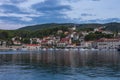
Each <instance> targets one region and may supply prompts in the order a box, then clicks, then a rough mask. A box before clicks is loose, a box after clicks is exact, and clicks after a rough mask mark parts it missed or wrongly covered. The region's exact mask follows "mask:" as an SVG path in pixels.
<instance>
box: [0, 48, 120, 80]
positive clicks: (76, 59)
mask: <svg viewBox="0 0 120 80" xmlns="http://www.w3.org/2000/svg"><path fill="white" fill-rule="evenodd" d="M3 73H4V74H3ZM4 76H7V77H4ZM0 79H1V80H9V79H11V80H40V79H41V80H119V79H120V53H119V52H117V51H84V52H81V51H72V50H71V51H62V50H61V51H39V52H37V51H36V52H24V53H23V52H19V53H18V52H16V53H14V54H13V53H9V52H6V53H5V54H3V53H0Z"/></svg>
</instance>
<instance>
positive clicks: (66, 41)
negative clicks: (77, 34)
mask: <svg viewBox="0 0 120 80" xmlns="http://www.w3.org/2000/svg"><path fill="white" fill-rule="evenodd" d="M71 43H72V41H71V38H62V39H61V40H60V42H58V43H57V47H66V46H67V45H69V44H71Z"/></svg>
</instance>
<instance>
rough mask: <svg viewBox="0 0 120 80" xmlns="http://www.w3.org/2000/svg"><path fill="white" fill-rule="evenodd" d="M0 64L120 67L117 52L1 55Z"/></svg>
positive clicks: (52, 52) (53, 52) (55, 52)
mask: <svg viewBox="0 0 120 80" xmlns="http://www.w3.org/2000/svg"><path fill="white" fill-rule="evenodd" d="M0 63H1V64H4V63H12V64H20V63H25V64H33V63H35V64H48V65H53V64H54V65H58V66H71V67H79V66H104V65H108V66H110V65H112V66H120V53H118V52H117V51H106V52H105V51H104V52H100V51H94V52H93V51H89V52H88V51H86V52H80V51H41V52H28V53H27V52H26V53H22V52H21V53H18V54H17V53H16V54H0Z"/></svg>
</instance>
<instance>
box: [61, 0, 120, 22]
mask: <svg viewBox="0 0 120 80" xmlns="http://www.w3.org/2000/svg"><path fill="white" fill-rule="evenodd" d="M119 3H120V0H109V1H108V0H97V1H96V0H95V1H94V0H76V1H73V0H66V1H65V0H61V1H60V4H61V5H68V6H70V7H71V10H65V11H63V12H62V13H63V14H65V16H64V17H65V18H68V19H71V20H74V19H78V20H82V21H85V20H94V19H107V18H120V15H119V13H120V9H119ZM83 13H85V14H91V15H87V16H82V15H81V14H83Z"/></svg>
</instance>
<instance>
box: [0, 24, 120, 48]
mask: <svg viewBox="0 0 120 80" xmlns="http://www.w3.org/2000/svg"><path fill="white" fill-rule="evenodd" d="M104 29H105V26H102V27H98V28H94V29H93V30H82V31H78V30H77V27H76V26H73V27H70V28H68V30H67V31H63V30H58V31H57V33H56V34H58V35H57V36H55V35H49V36H44V37H43V38H36V37H35V38H29V40H28V41H29V44H25V43H22V42H21V39H22V37H18V36H16V37H13V38H12V39H11V41H12V42H11V43H12V44H11V43H9V42H7V41H4V40H0V49H1V50H4V49H13V50H19V49H23V50H24V49H26V50H39V49H45V50H46V49H54V48H56V49H81V50H85V49H90V50H97V49H99V50H102V49H106V50H108V49H118V48H119V46H120V37H119V36H120V33H119V32H116V33H115V32H112V31H106V30H104ZM60 34H62V35H63V37H61V36H59V35H60Z"/></svg>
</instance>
